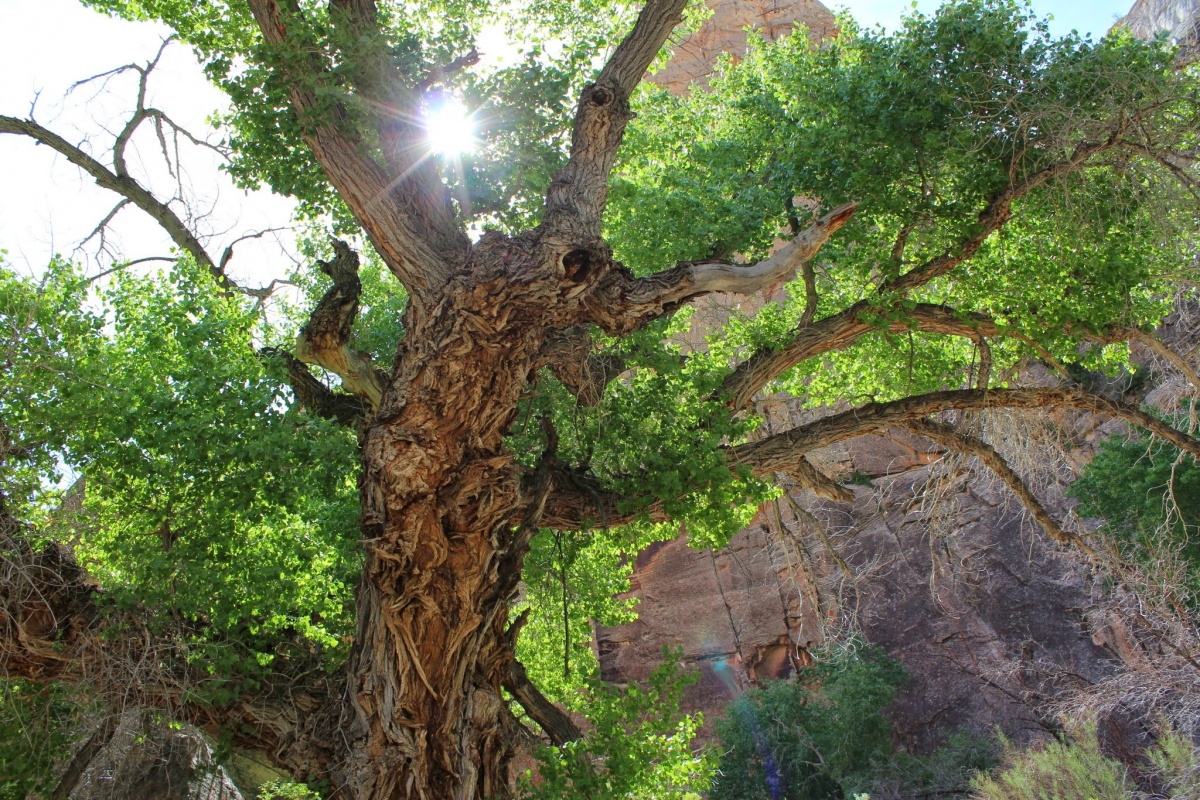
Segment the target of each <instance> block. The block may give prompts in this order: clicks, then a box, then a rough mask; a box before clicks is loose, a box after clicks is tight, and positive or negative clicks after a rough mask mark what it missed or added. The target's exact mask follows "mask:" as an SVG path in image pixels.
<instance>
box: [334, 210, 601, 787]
mask: <svg viewBox="0 0 1200 800" xmlns="http://www.w3.org/2000/svg"><path fill="white" fill-rule="evenodd" d="M544 255H545V253H544V248H542V247H541V246H540V245H539V244H538V243H537V241H536V239H532V238H530V239H525V240H517V241H513V240H509V239H507V238H506V237H503V236H500V235H496V234H493V235H489V236H487V237H485V238H484V239H483V240H482V241H481V242H480V243H479V244H478V245H476V246H475V248H474V249H473V251H472V254H471V258H470V261H469V265H468V269H467V270H466V271H465V272H464V274H462V275H461V276H459V277H457V278H455V279H454V280H453V281H452V282H451V283H450V284H449V285H448V286H447V287H446V289H447V290H446V292H445V295H444V298H445V299H444V300H443V302H442V303H440V304H439V305H438V306H437V307H436V308H434V309H432V311H431V312H430V313H429V314H428V315H427V316H425V317H424V318H423V319H420V320H417V321H416V325H415V326H414V327H412V328H410V329H409V333H408V335H407V337H406V339H405V344H404V345H402V346H401V348H400V351H399V353H398V354H397V358H396V362H395V373H394V375H393V377H392V378H391V382H390V384H389V386H388V388H387V392H386V394H385V396H384V398H383V402H382V404H381V405H380V407H379V409H378V411H377V413H376V415H375V418H374V421H373V422H372V423H371V425H370V428H369V429H368V431H367V432H366V435H365V439H364V451H363V478H362V500H363V531H364V536H365V539H366V547H367V560H366V565H365V569H364V574H363V578H362V583H361V586H360V588H359V594H358V604H359V605H358V633H357V636H356V641H355V650H354V656H353V659H352V663H351V685H352V692H353V696H352V698H351V702H352V705H353V712H354V724H353V725H352V726H351V731H352V739H351V756H350V759H349V761H348V763H347V769H346V774H345V775H344V779H345V780H346V781H347V783H348V784H349V785H350V786H353V787H354V790H353V791H354V794H355V796H356V797H360V798H368V797H370V798H385V797H386V798H399V797H406V798H407V797H414V798H415V797H427V798H433V797H447V798H449V797H464V798H470V797H481V798H482V797H494V796H496V795H498V794H503V793H504V792H505V790H506V785H507V781H508V760H509V757H510V755H511V753H512V747H513V741H514V737H513V735H512V733H513V726H514V725H515V724H516V722H515V720H514V719H512V717H511V715H510V713H509V711H508V709H507V707H506V704H505V702H504V701H503V700H502V699H501V695H500V689H501V684H502V683H503V682H504V681H505V680H506V676H507V675H508V673H509V664H510V661H511V658H512V653H511V639H512V636H511V635H510V634H509V632H508V630H507V629H508V617H509V614H508V611H509V608H510V604H511V601H512V598H513V594H514V592H515V591H516V588H517V582H518V580H519V577H520V568H521V560H522V557H523V554H524V549H525V548H526V546H527V544H528V527H529V526H527V525H523V524H522V521H523V519H524V518H525V517H526V516H527V514H528V513H529V511H530V510H536V509H535V507H536V506H537V504H538V498H537V496H536V495H537V493H538V489H537V486H536V485H535V483H536V481H535V480H533V479H531V477H528V476H527V477H526V479H525V480H524V481H522V477H521V473H520V470H519V468H518V465H517V464H516V462H515V460H514V458H513V455H512V453H510V452H508V451H507V450H506V448H505V445H504V439H503V437H504V435H505V433H507V429H508V427H509V425H510V424H511V423H512V421H513V419H514V417H515V414H516V409H517V401H518V399H519V397H520V395H521V393H522V391H524V390H525V388H526V386H527V385H528V381H529V377H530V373H531V372H532V371H533V370H535V369H536V367H537V365H538V355H539V352H540V350H541V347H542V343H543V339H544V338H545V335H546V332H547V331H548V330H551V329H553V328H555V327H561V326H563V325H564V324H567V323H569V322H570V321H571V319H572V317H573V316H574V315H576V314H577V313H578V308H579V304H578V301H577V300H572V299H571V298H570V294H571V289H573V288H577V286H576V284H574V283H572V282H570V281H564V280H561V279H559V278H558V277H557V276H556V275H554V274H553V273H552V272H550V271H548V270H547V269H545V267H544ZM411 316H412V315H410V318H411Z"/></svg>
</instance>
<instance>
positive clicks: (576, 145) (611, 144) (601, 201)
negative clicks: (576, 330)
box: [542, 0, 687, 247]
mask: <svg viewBox="0 0 1200 800" xmlns="http://www.w3.org/2000/svg"><path fill="white" fill-rule="evenodd" d="M686 6H687V0H647V2H646V5H645V6H643V7H642V11H641V13H640V14H638V18H637V22H636V23H635V24H634V26H633V30H632V31H631V32H630V33H629V35H628V36H626V37H625V40H624V41H623V42H621V44H620V45H618V47H617V49H616V51H615V52H614V53H613V55H612V58H610V59H609V60H608V63H607V64H606V65H605V66H604V69H602V70H601V71H600V75H599V77H597V78H596V82H595V83H593V84H589V85H588V86H587V87H586V88H584V90H583V94H582V96H581V97H580V98H579V106H578V107H577V110H576V112H575V125H574V129H573V132H572V136H571V157H570V160H569V161H568V162H567V165H566V166H565V167H563V169H562V170H561V171H560V172H559V173H558V174H557V175H556V176H555V177H554V179H553V180H552V181H551V183H550V189H549V191H548V192H547V194H546V209H545V214H544V215H543V217H542V229H543V231H544V232H545V234H544V237H543V238H544V239H546V240H547V241H550V242H552V243H556V244H558V245H562V246H567V247H569V246H572V245H587V244H591V243H592V242H594V241H597V240H599V239H600V233H601V221H602V217H603V215H604V206H605V203H606V202H607V200H608V176H609V173H610V172H611V171H612V168H613V164H614V163H615V161H616V157H617V148H618V147H619V146H620V144H621V138H622V137H623V136H624V134H625V126H626V125H627V124H628V122H629V120H630V119H631V118H632V113H631V112H630V110H629V96H630V94H631V93H632V92H633V90H634V88H635V87H636V86H637V84H638V82H640V81H641V79H642V76H643V75H645V73H646V69H647V68H648V67H649V66H650V64H651V62H652V61H653V60H654V57H655V56H656V55H657V54H658V51H659V50H660V49H662V46H663V43H665V42H666V40H667V36H669V35H670V33H671V31H672V30H673V29H674V28H675V26H676V25H678V24H679V23H680V22H681V21H682V19H683V10H684V8H685V7H686Z"/></svg>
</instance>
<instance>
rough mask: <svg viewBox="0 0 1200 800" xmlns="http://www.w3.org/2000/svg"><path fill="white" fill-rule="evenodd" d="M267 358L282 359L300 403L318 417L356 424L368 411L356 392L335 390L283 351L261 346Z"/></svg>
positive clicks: (302, 363) (303, 364)
mask: <svg viewBox="0 0 1200 800" xmlns="http://www.w3.org/2000/svg"><path fill="white" fill-rule="evenodd" d="M260 352H261V353H262V354H263V355H264V356H267V357H269V358H278V359H281V360H282V361H283V363H284V365H285V366H286V367H287V373H288V383H289V384H290V385H291V387H292V391H293V392H295V394H296V400H297V401H298V402H299V403H300V405H302V406H304V407H305V408H307V409H309V410H310V411H312V412H313V413H314V414H316V415H317V416H319V417H323V418H325V419H332V420H336V421H337V422H338V423H340V424H342V425H357V424H358V423H359V422H361V421H362V420H363V419H364V418H365V417H366V415H367V413H368V412H369V411H370V410H371V407H370V406H369V405H368V404H367V402H366V401H365V400H364V399H363V398H361V397H358V396H356V395H352V394H345V393H343V392H335V391H333V390H332V389H330V388H329V387H328V386H326V385H325V384H323V383H321V382H320V381H319V380H317V379H316V378H315V377H314V376H313V374H312V372H310V371H309V369H308V367H307V366H306V365H305V363H304V362H303V361H301V360H300V359H298V358H296V357H295V356H293V355H292V354H291V353H288V352H286V351H284V350H277V349H275V348H263V350H261V351H260Z"/></svg>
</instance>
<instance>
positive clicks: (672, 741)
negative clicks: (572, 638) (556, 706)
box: [518, 653, 714, 800]
mask: <svg viewBox="0 0 1200 800" xmlns="http://www.w3.org/2000/svg"><path fill="white" fill-rule="evenodd" d="M667 658H668V660H667V661H666V663H664V664H663V665H662V666H660V667H659V668H658V669H656V670H654V672H652V673H651V674H650V677H649V679H648V680H647V681H646V682H645V683H644V684H640V685H631V686H629V687H627V688H625V689H619V688H616V687H612V686H607V685H605V684H602V683H599V682H597V683H595V684H593V686H592V687H590V688H589V689H587V690H586V691H585V694H586V698H585V700H586V703H585V705H584V707H586V708H587V709H588V711H587V714H586V716H587V720H588V722H589V723H590V724H591V726H592V729H591V731H590V732H589V733H588V734H587V736H585V737H584V738H583V739H580V740H578V741H575V742H568V743H567V744H566V745H564V746H562V747H542V748H539V750H538V751H537V752H536V753H535V754H534V757H535V759H536V761H537V776H536V777H535V776H534V774H533V771H532V770H531V771H528V772H526V774H525V776H524V777H523V778H522V779H521V781H520V785H519V792H518V796H520V797H521V798H523V799H524V800H560V798H564V797H566V798H597V799H599V798H605V800H608V799H609V798H629V800H659V799H660V798H680V800H699V798H700V796H701V792H703V791H704V790H705V789H706V788H707V787H708V785H709V782H710V781H711V779H712V772H713V767H714V764H713V759H712V758H711V755H710V754H709V753H708V752H707V751H706V750H699V751H694V750H693V748H692V739H693V738H694V737H695V735H696V731H697V730H699V728H700V725H701V724H702V722H703V718H702V717H701V715H700V714H692V715H688V714H681V713H680V711H679V701H680V700H681V699H682V698H683V690H684V689H685V688H686V687H688V686H690V685H691V684H692V683H694V682H695V676H694V675H690V674H684V673H681V672H680V671H679V669H678V667H677V666H676V663H675V662H676V660H677V658H678V654H677V653H667Z"/></svg>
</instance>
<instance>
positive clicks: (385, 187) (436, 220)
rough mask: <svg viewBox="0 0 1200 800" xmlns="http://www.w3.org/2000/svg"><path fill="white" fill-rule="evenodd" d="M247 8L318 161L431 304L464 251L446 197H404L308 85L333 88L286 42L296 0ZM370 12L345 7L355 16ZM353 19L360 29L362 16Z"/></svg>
mask: <svg viewBox="0 0 1200 800" xmlns="http://www.w3.org/2000/svg"><path fill="white" fill-rule="evenodd" d="M249 5H250V11H251V13H252V14H253V15H254V19H255V21H256V22H257V23H258V27H259V30H260V31H261V32H262V35H263V40H264V41H265V42H266V44H267V45H268V48H269V51H270V52H271V53H273V54H274V56H275V57H276V58H277V59H278V62H279V64H280V66H279V67H278V69H279V71H280V74H281V77H282V78H283V80H284V82H285V84H286V85H287V86H288V89H289V98H290V100H291V104H292V110H293V111H294V112H295V114H296V116H297V118H298V119H299V120H300V123H301V125H302V126H303V128H304V139H305V141H306V142H307V143H308V145H309V147H310V148H311V149H312V152H313V155H314V156H315V157H316V159H317V162H318V163H320V165H321V167H322V168H323V169H324V170H325V174H326V175H328V176H329V180H330V182H331V183H332V184H333V186H334V188H335V189H337V191H338V193H339V194H340V195H341V196H342V198H343V199H344V200H345V201H346V204H347V205H348V206H349V207H350V210H351V211H352V212H353V213H354V215H355V217H356V218H357V219H358V221H359V222H360V223H361V224H362V226H363V229H364V230H365V231H366V233H367V236H368V237H369V238H370V240H371V243H372V244H373V245H374V246H375V249H376V250H377V251H378V252H379V255H380V257H381V258H382V259H383V261H384V263H385V264H387V266H388V269H390V270H391V271H392V273H393V274H395V275H396V277H397V278H398V279H399V280H400V282H401V283H403V284H404V285H405V287H407V288H408V290H409V292H410V293H411V294H412V295H413V296H414V297H416V298H417V299H419V300H421V301H424V302H431V301H432V299H433V297H434V295H435V294H436V291H437V289H439V288H440V287H441V286H442V284H443V283H445V281H446V280H447V279H448V278H449V276H450V273H451V272H452V271H453V270H454V269H455V268H457V267H458V266H461V263H462V262H463V261H464V260H465V258H466V255H467V252H468V250H469V248H470V241H469V240H468V239H467V237H466V234H465V232H464V231H463V230H462V229H461V226H459V225H458V224H457V223H456V222H455V223H453V224H451V225H447V224H446V215H447V214H449V215H450V217H451V218H452V217H453V212H452V210H451V209H450V207H449V200H448V198H447V197H446V195H445V192H444V190H443V191H442V192H441V193H440V194H439V195H438V196H436V197H430V196H428V194H427V193H424V192H416V193H414V192H412V191H407V189H409V188H411V187H409V186H408V185H407V184H406V183H405V181H404V180H400V179H396V180H393V179H392V178H391V177H390V176H389V175H388V174H387V172H386V171H385V170H384V169H383V168H382V167H381V166H379V165H378V164H377V163H375V162H374V161H373V160H372V159H371V158H369V157H368V156H367V155H365V154H364V153H363V152H362V147H361V142H360V141H359V138H358V136H357V134H356V133H355V132H353V131H352V130H349V121H348V120H347V118H346V114H345V110H344V109H341V108H338V107H334V108H330V107H329V103H328V102H327V101H322V100H321V99H320V98H319V96H318V92H317V90H316V89H315V88H314V86H322V85H323V86H325V87H326V88H327V89H330V90H333V89H336V87H337V84H336V81H335V80H333V79H332V77H331V76H330V75H329V71H328V69H327V68H326V66H325V65H324V64H323V63H322V62H321V60H320V58H319V57H318V56H317V55H316V48H315V46H314V47H312V48H310V50H309V54H308V56H307V57H305V58H297V57H296V56H295V48H296V43H295V42H294V41H292V40H291V39H289V33H288V26H287V20H288V19H289V18H299V17H300V15H301V14H302V12H301V11H300V9H299V7H298V5H297V4H296V2H295V0H249ZM369 5H370V4H369V3H368V4H363V3H350V4H348V6H349V11H351V12H355V13H361V12H362V11H363V10H364V8H365V7H366V6H369ZM281 6H282V7H281ZM355 20H356V24H360V23H361V24H365V21H364V20H363V18H362V17H361V16H358V17H355ZM289 53H290V55H289ZM409 157H410V158H411V157H412V155H411V154H410V156H409Z"/></svg>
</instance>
